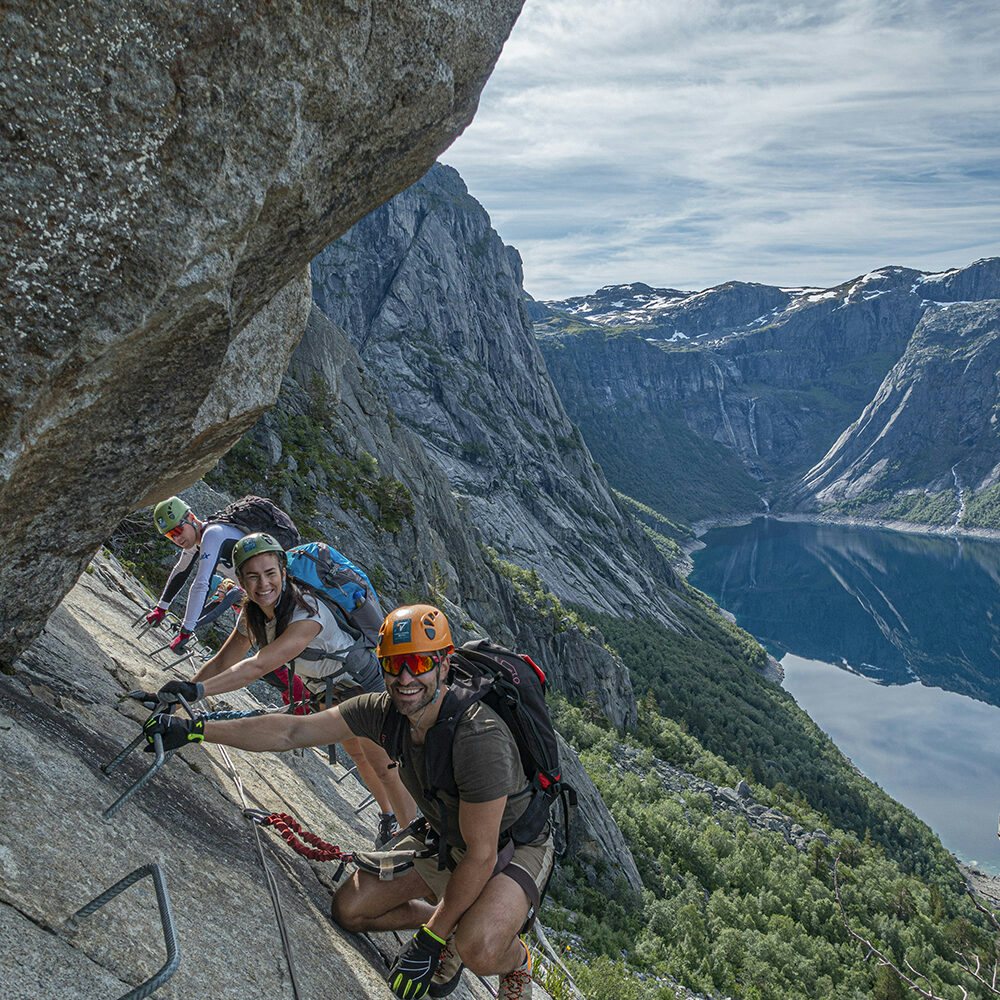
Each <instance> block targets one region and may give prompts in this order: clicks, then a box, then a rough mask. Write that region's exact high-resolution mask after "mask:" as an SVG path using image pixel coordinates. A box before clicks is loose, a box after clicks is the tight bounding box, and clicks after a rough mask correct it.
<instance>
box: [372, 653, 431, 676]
mask: <svg viewBox="0 0 1000 1000" xmlns="http://www.w3.org/2000/svg"><path fill="white" fill-rule="evenodd" d="M378 662H379V663H380V664H381V665H382V669H383V670H384V671H385V672H386V673H387V674H389V676H390V677H398V676H399V675H400V674H401V673H402V672H403V667H406V669H407V670H409V671H410V676H411V677H419V676H420V675H421V674H426V673H428V672H429V671H431V670H433V669H434V668H435V667H436V666H437V665H438V664H439V663H440V662H441V657H440V656H439V655H434V654H432V653H398V654H397V655H395V656H381V657H379V661H378Z"/></svg>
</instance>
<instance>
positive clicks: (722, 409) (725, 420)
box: [712, 361, 740, 451]
mask: <svg viewBox="0 0 1000 1000" xmlns="http://www.w3.org/2000/svg"><path fill="white" fill-rule="evenodd" d="M712 368H713V369H715V377H716V379H717V380H718V381H717V382H716V383H715V389H716V392H717V393H718V395H719V413H720V414H721V416H722V424H723V426H724V427H725V428H726V431H727V433H728V434H729V440H730V441H731V442H732V444H733V448H734V449H735V450H736V451H739V450H740V447H739V445H738V444H737V443H736V434H735V432H734V431H733V425H732V423H731V422H730V420H729V414H728V413H726V404H725V403H724V402H723V401H722V390H723V389H724V388H725V386H726V381H725V379H724V378H723V377H722V369H721V368H720V367H719V365H718V362H716V361H713V362H712Z"/></svg>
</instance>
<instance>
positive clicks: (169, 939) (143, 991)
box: [66, 747, 181, 1000]
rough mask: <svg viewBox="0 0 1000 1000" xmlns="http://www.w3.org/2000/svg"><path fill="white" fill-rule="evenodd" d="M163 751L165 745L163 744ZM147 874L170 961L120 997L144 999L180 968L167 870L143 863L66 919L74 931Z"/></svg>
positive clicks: (179, 950) (127, 999) (179, 955)
mask: <svg viewBox="0 0 1000 1000" xmlns="http://www.w3.org/2000/svg"><path fill="white" fill-rule="evenodd" d="M161 753H162V747H161ZM147 875H150V876H152V879H153V886H154V888H155V889H156V905H157V906H158V907H159V910H160V924H161V925H162V926H163V940H164V942H165V943H166V946H167V961H166V963H165V964H164V965H163V966H162V967H161V968H160V971H159V972H157V973H156V975H155V976H152V977H151V978H150V979H147V980H145V982H142V983H140V984H139V985H138V986H136V987H135V989H133V990H129V992H128V993H126V994H124V996H122V997H120V998H119V1000H143V998H144V997H148V996H149V995H150V994H151V993H154V992H155V991H156V990H158V989H159V988H160V987H161V986H162V985H163V984H164V983H165V982H166V981H167V980H168V979H169V978H170V977H171V976H172V975H173V974H174V973H175V972H176V971H177V969H178V968H179V967H180V964H181V949H180V945H179V944H178V942H177V931H176V930H175V928H174V916H173V913H172V912H171V910H170V894H169V893H168V892H167V883H166V880H165V879H164V877H163V872H162V870H161V869H160V866H159V865H158V864H151V865H143V867H142V868H136V870H135V871H134V872H131V873H130V874H129V875H126V876H125V878H123V879H121V880H120V881H118V882H115V884H114V885H113V886H111V888H110V889H106V890H105V891H104V892H102V893H101V894H100V895H99V896H97V897H96V898H95V899H92V900H91V901H90V902H89V903H87V905H86V906H82V907H80V909H79V910H77V911H76V913H74V914H73V916H71V917H70V918H69V920H67V921H66V929H67V930H68V931H70V932H74V931H77V930H78V929H79V921H80V920H82V919H83V918H84V917H89V916H90V915H91V914H92V913H95V912H96V911H97V910H99V909H100V908H101V907H102V906H104V904H105V903H109V902H110V901H111V900H112V899H114V898H115V896H117V895H119V893H122V892H124V891H125V890H126V889H127V888H128V887H129V886H130V885H134V884H135V883H136V882H138V881H139V880H140V879H144V878H145V877H146V876H147Z"/></svg>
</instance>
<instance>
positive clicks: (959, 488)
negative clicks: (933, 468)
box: [951, 462, 965, 528]
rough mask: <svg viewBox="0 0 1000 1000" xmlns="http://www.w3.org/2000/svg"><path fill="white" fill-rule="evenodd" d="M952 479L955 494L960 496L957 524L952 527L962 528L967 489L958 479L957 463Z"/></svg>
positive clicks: (952, 472) (953, 468)
mask: <svg viewBox="0 0 1000 1000" xmlns="http://www.w3.org/2000/svg"><path fill="white" fill-rule="evenodd" d="M951 477H952V479H954V480H955V493H956V494H957V496H958V510H957V511H956V512H955V523H954V524H953V525H952V527H953V528H960V527H961V526H962V518H963V517H965V488H964V487H963V486H962V483H961V480H960V479H959V478H958V463H957V462H956V463H955V464H954V465H953V466H952V467H951Z"/></svg>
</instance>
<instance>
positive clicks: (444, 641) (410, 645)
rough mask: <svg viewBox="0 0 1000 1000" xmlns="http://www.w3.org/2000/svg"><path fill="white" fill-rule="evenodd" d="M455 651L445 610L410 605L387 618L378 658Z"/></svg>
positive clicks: (396, 610) (377, 652) (393, 612)
mask: <svg viewBox="0 0 1000 1000" xmlns="http://www.w3.org/2000/svg"><path fill="white" fill-rule="evenodd" d="M454 648H455V645H454V643H453V642H452V641H451V629H450V628H449V626H448V619H447V618H446V617H445V615H444V612H443V611H441V610H439V609H438V608H435V607H433V606H432V605H430V604H406V605H404V606H403V607H401V608H396V609H395V610H393V611H390V612H389V614H388V615H386V618H385V621H384V622H382V627H381V628H380V629H379V632H378V649H377V650H376V655H377V656H378V657H379V659H382V658H383V657H386V656H401V655H402V654H404V653H437V652H442V653H450V652H451V651H452V650H453V649H454Z"/></svg>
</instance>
